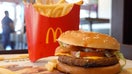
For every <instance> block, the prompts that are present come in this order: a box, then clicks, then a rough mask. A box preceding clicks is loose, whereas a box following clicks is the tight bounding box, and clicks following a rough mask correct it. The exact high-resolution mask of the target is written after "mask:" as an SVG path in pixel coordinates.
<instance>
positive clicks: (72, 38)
mask: <svg viewBox="0 0 132 74" xmlns="http://www.w3.org/2000/svg"><path fill="white" fill-rule="evenodd" d="M58 41H59V42H62V43H66V44H69V45H75V46H82V47H90V48H104V49H111V50H119V49H120V44H119V43H118V41H117V40H116V39H115V38H113V37H111V36H109V35H107V34H102V33H98V32H86V31H80V30H72V31H66V32H64V33H63V34H61V35H60V37H59V38H58Z"/></svg>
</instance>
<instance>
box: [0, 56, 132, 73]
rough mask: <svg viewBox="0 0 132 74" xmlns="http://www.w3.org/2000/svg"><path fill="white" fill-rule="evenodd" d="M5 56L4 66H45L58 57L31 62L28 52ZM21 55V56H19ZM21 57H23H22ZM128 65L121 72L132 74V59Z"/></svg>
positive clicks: (2, 65) (2, 62) (1, 62)
mask: <svg viewBox="0 0 132 74" xmlns="http://www.w3.org/2000/svg"><path fill="white" fill-rule="evenodd" d="M1 57H4V58H5V60H2V61H0V67H4V66H11V65H13V66H16V65H17V66H20V67H31V66H32V67H44V65H45V64H46V63H47V62H48V61H49V60H52V59H57V57H56V56H51V57H46V58H42V59H40V60H38V61H36V62H34V63H33V62H30V60H29V59H28V58H27V54H19V55H18V54H13V55H11V54H10V55H0V58H1ZM18 57H19V58H18ZM20 57H21V58H20ZM126 62H127V63H126V65H125V67H124V68H123V71H122V72H121V73H120V74H132V60H128V59H127V60H126Z"/></svg>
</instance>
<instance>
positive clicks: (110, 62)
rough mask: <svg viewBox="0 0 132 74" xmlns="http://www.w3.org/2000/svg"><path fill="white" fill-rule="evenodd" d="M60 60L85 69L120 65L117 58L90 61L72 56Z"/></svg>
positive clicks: (62, 57)
mask: <svg viewBox="0 0 132 74" xmlns="http://www.w3.org/2000/svg"><path fill="white" fill-rule="evenodd" d="M58 60H59V61H60V62H62V63H65V64H68V65H73V66H80V67H85V68H88V67H103V66H110V65H114V64H117V63H118V59H117V58H116V57H102V58H98V59H90V58H76V57H71V56H59V58H58Z"/></svg>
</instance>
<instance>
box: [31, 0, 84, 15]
mask: <svg viewBox="0 0 132 74" xmlns="http://www.w3.org/2000/svg"><path fill="white" fill-rule="evenodd" d="M54 1H55V0H36V3H35V4H34V7H35V9H36V10H37V11H38V12H39V13H40V14H41V15H44V16H48V17H61V16H64V15H66V14H68V12H70V11H71V9H72V7H73V5H74V4H77V5H82V4H83V0H80V1H78V2H76V3H67V2H66V1H65V0H59V1H58V2H56V3H55V2H54Z"/></svg>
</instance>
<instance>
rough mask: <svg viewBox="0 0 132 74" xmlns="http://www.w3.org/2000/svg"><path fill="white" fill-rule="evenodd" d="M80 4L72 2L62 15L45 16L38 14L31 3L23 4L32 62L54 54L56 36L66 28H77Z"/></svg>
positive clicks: (56, 43) (56, 44)
mask: <svg viewBox="0 0 132 74" xmlns="http://www.w3.org/2000/svg"><path fill="white" fill-rule="evenodd" d="M79 14H80V6H79V5H76V4H74V5H73V7H72V9H71V11H70V12H69V13H68V14H67V15H65V16H62V17H56V18H53V17H47V16H43V15H41V14H39V13H38V12H37V11H36V10H35V8H34V7H33V5H32V4H28V5H25V22H26V31H27V32H26V34H27V43H28V53H29V58H30V60H31V61H32V62H35V61H37V60H38V59H40V58H43V57H48V56H54V52H55V49H56V47H57V46H58V45H59V44H58V42H57V38H58V37H59V35H60V34H61V33H62V32H64V31H67V30H78V29H79V20H80V19H79Z"/></svg>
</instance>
